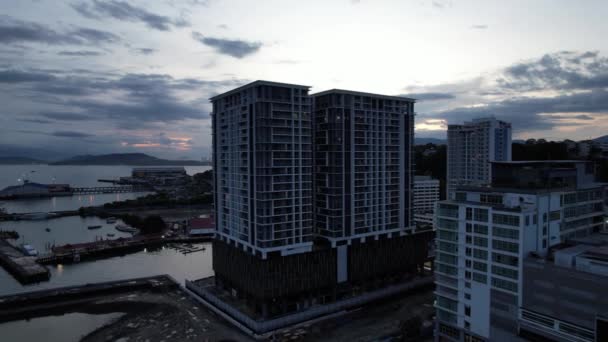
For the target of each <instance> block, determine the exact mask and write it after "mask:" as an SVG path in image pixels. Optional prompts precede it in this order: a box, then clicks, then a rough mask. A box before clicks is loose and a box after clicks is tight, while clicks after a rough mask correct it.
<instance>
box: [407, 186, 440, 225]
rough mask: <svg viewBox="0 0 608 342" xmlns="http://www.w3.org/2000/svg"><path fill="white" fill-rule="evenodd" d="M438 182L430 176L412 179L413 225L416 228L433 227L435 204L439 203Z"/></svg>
mask: <svg viewBox="0 0 608 342" xmlns="http://www.w3.org/2000/svg"><path fill="white" fill-rule="evenodd" d="M439 187H440V184H439V180H438V179H433V178H432V177H431V176H415V177H414V209H413V211H414V223H415V224H416V227H417V228H422V227H425V226H432V225H433V212H434V211H435V203H436V202H437V201H439Z"/></svg>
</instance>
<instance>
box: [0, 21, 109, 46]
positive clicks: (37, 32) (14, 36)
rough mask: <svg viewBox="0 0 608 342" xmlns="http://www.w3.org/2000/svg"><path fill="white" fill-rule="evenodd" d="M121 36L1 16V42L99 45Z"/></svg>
mask: <svg viewBox="0 0 608 342" xmlns="http://www.w3.org/2000/svg"><path fill="white" fill-rule="evenodd" d="M118 40H120V38H119V37H118V36H117V35H115V34H113V33H110V32H106V31H100V30H95V29H90V28H84V27H73V28H71V29H70V30H67V31H65V32H58V31H55V30H53V29H51V28H49V27H47V26H44V25H41V24H38V23H35V22H27V21H21V20H15V19H13V18H11V17H9V16H0V43H6V44H12V43H28V42H29V43H43V44H49V45H64V44H72V45H99V44H104V43H113V42H116V41H118Z"/></svg>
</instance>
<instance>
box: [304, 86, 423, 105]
mask: <svg viewBox="0 0 608 342" xmlns="http://www.w3.org/2000/svg"><path fill="white" fill-rule="evenodd" d="M327 94H348V95H358V96H369V97H377V98H382V99H387V100H398V101H408V102H416V99H413V98H409V97H405V96H392V95H382V94H374V93H366V92H361V91H354V90H345V89H329V90H325V91H322V92H319V93H315V94H310V96H313V97H316V96H322V95H327Z"/></svg>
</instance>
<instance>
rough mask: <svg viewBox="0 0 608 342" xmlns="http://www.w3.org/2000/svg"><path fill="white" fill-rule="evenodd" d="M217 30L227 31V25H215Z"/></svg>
mask: <svg viewBox="0 0 608 342" xmlns="http://www.w3.org/2000/svg"><path fill="white" fill-rule="evenodd" d="M217 28H221V29H223V30H227V29H228V25H226V24H219V25H217Z"/></svg>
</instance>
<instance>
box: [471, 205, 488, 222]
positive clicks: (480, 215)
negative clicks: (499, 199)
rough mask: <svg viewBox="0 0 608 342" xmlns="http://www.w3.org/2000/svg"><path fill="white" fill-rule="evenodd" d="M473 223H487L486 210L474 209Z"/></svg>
mask: <svg viewBox="0 0 608 342" xmlns="http://www.w3.org/2000/svg"><path fill="white" fill-rule="evenodd" d="M474 214H475V215H474V218H475V221H480V222H488V209H481V208H475V211H474Z"/></svg>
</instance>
